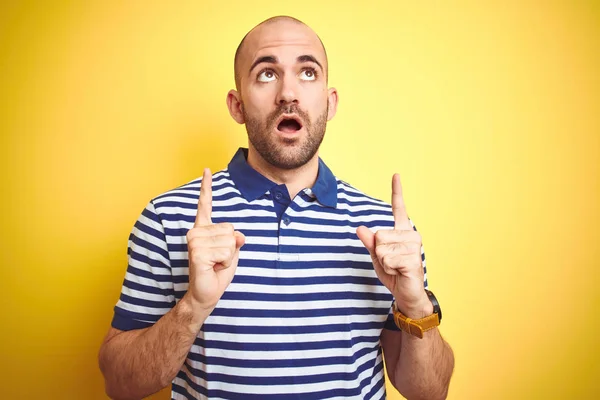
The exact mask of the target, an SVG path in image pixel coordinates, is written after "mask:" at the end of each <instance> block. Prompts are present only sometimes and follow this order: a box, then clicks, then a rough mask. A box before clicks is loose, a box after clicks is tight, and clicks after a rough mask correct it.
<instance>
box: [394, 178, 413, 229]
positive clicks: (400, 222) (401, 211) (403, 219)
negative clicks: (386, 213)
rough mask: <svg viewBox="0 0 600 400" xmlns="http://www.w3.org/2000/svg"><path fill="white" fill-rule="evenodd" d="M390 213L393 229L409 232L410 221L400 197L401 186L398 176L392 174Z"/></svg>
mask: <svg viewBox="0 0 600 400" xmlns="http://www.w3.org/2000/svg"><path fill="white" fill-rule="evenodd" d="M392 213H393V214H394V229H400V230H411V229H412V227H411V225H410V221H409V220H408V214H407V212H406V206H405V204H404V197H403V196H402V184H401V183H400V175H399V174H394V176H393V177H392Z"/></svg>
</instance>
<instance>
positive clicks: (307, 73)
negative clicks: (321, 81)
mask: <svg viewBox="0 0 600 400" xmlns="http://www.w3.org/2000/svg"><path fill="white" fill-rule="evenodd" d="M300 79H302V80H303V81H314V80H315V79H317V71H316V70H315V69H314V68H305V69H303V70H302V72H300Z"/></svg>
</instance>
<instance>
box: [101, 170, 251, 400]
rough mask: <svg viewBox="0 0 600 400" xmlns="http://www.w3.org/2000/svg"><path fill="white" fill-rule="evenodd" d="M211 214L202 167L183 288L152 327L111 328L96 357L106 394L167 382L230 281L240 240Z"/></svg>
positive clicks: (129, 395)
mask: <svg viewBox="0 0 600 400" xmlns="http://www.w3.org/2000/svg"><path fill="white" fill-rule="evenodd" d="M211 213H212V175H211V173H210V170H208V169H206V170H205V171H204V177H203V179H202V185H201V188H200V197H199V200H198V211H197V214H196V220H195V223H194V227H193V228H192V229H190V230H189V231H188V233H187V246H188V258H189V287H188V291H187V292H186V293H185V295H184V296H183V297H182V299H181V300H180V301H179V302H178V303H177V305H176V306H175V307H173V308H172V309H171V310H170V311H169V312H168V313H166V314H165V315H164V316H162V317H161V318H160V319H159V320H158V322H156V323H155V324H154V325H152V326H151V327H148V328H144V329H136V330H131V331H121V330H118V329H115V328H112V327H111V328H110V330H109V332H108V334H107V335H106V338H105V340H104V342H103V343H102V346H101V348H100V353H99V355H98V360H99V364H100V370H101V371H102V374H103V375H104V381H105V388H106V393H107V394H108V396H109V397H111V398H113V399H140V398H142V397H145V396H148V395H150V394H152V393H155V392H157V391H159V390H160V389H162V388H164V387H166V386H168V385H169V384H170V383H171V381H172V380H173V379H174V377H175V376H176V375H177V373H178V372H179V370H180V369H181V366H182V365H183V363H184V361H185V359H186V357H187V354H188V352H189V350H190V348H191V346H192V344H193V343H194V340H195V338H196V336H197V335H198V332H199V331H200V328H201V327H202V324H203V323H204V321H205V320H206V318H208V316H209V315H210V313H211V312H212V311H213V309H214V307H215V306H216V304H217V302H218V301H219V299H220V298H221V296H222V295H223V293H224V292H225V289H226V288H227V286H229V284H230V283H231V280H232V279H233V276H234V274H235V271H236V269H237V264H238V259H239V250H240V248H241V247H242V246H243V245H244V241H245V238H244V235H243V234H242V233H240V232H237V231H234V229H233V225H231V224H227V223H221V224H213V223H212V221H211Z"/></svg>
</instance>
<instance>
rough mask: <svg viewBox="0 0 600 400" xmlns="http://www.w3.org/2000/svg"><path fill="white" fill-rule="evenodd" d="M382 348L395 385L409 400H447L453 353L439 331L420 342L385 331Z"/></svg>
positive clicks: (419, 340) (433, 331)
mask: <svg viewBox="0 0 600 400" xmlns="http://www.w3.org/2000/svg"><path fill="white" fill-rule="evenodd" d="M381 346H382V347H383V355H384V358H385V367H386V370H387V374H388V377H389V379H390V381H391V383H392V385H393V386H394V387H395V388H396V389H397V390H398V391H399V392H400V393H401V394H402V395H403V396H404V397H406V398H407V399H411V400H412V399H428V400H429V399H445V398H446V396H447V395H448V386H449V384H450V377H451V376H452V370H453V368H454V354H453V353H452V349H451V348H450V346H449V345H448V343H446V342H445V341H444V339H443V338H442V336H441V335H440V332H439V330H438V329H437V328H434V329H432V330H430V331H427V332H425V334H424V336H423V339H419V338H417V337H415V336H412V335H410V334H408V333H406V332H402V331H392V330H389V329H384V330H383V332H382V333H381Z"/></svg>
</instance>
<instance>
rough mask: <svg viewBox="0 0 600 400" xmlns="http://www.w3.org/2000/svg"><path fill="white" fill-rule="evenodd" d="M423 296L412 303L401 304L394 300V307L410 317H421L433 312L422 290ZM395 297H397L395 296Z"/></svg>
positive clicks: (431, 305)
mask: <svg viewBox="0 0 600 400" xmlns="http://www.w3.org/2000/svg"><path fill="white" fill-rule="evenodd" d="M423 295H424V296H423V298H421V299H420V300H419V301H418V302H416V303H413V304H410V305H409V304H401V303H399V302H398V301H397V300H396V308H397V309H398V311H400V312H401V313H402V314H404V315H406V316H407V317H408V318H411V319H421V318H425V317H428V316H430V315H431V314H433V304H432V303H431V301H430V300H429V298H428V297H427V295H426V294H425V292H423ZM396 298H397V297H396Z"/></svg>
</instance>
